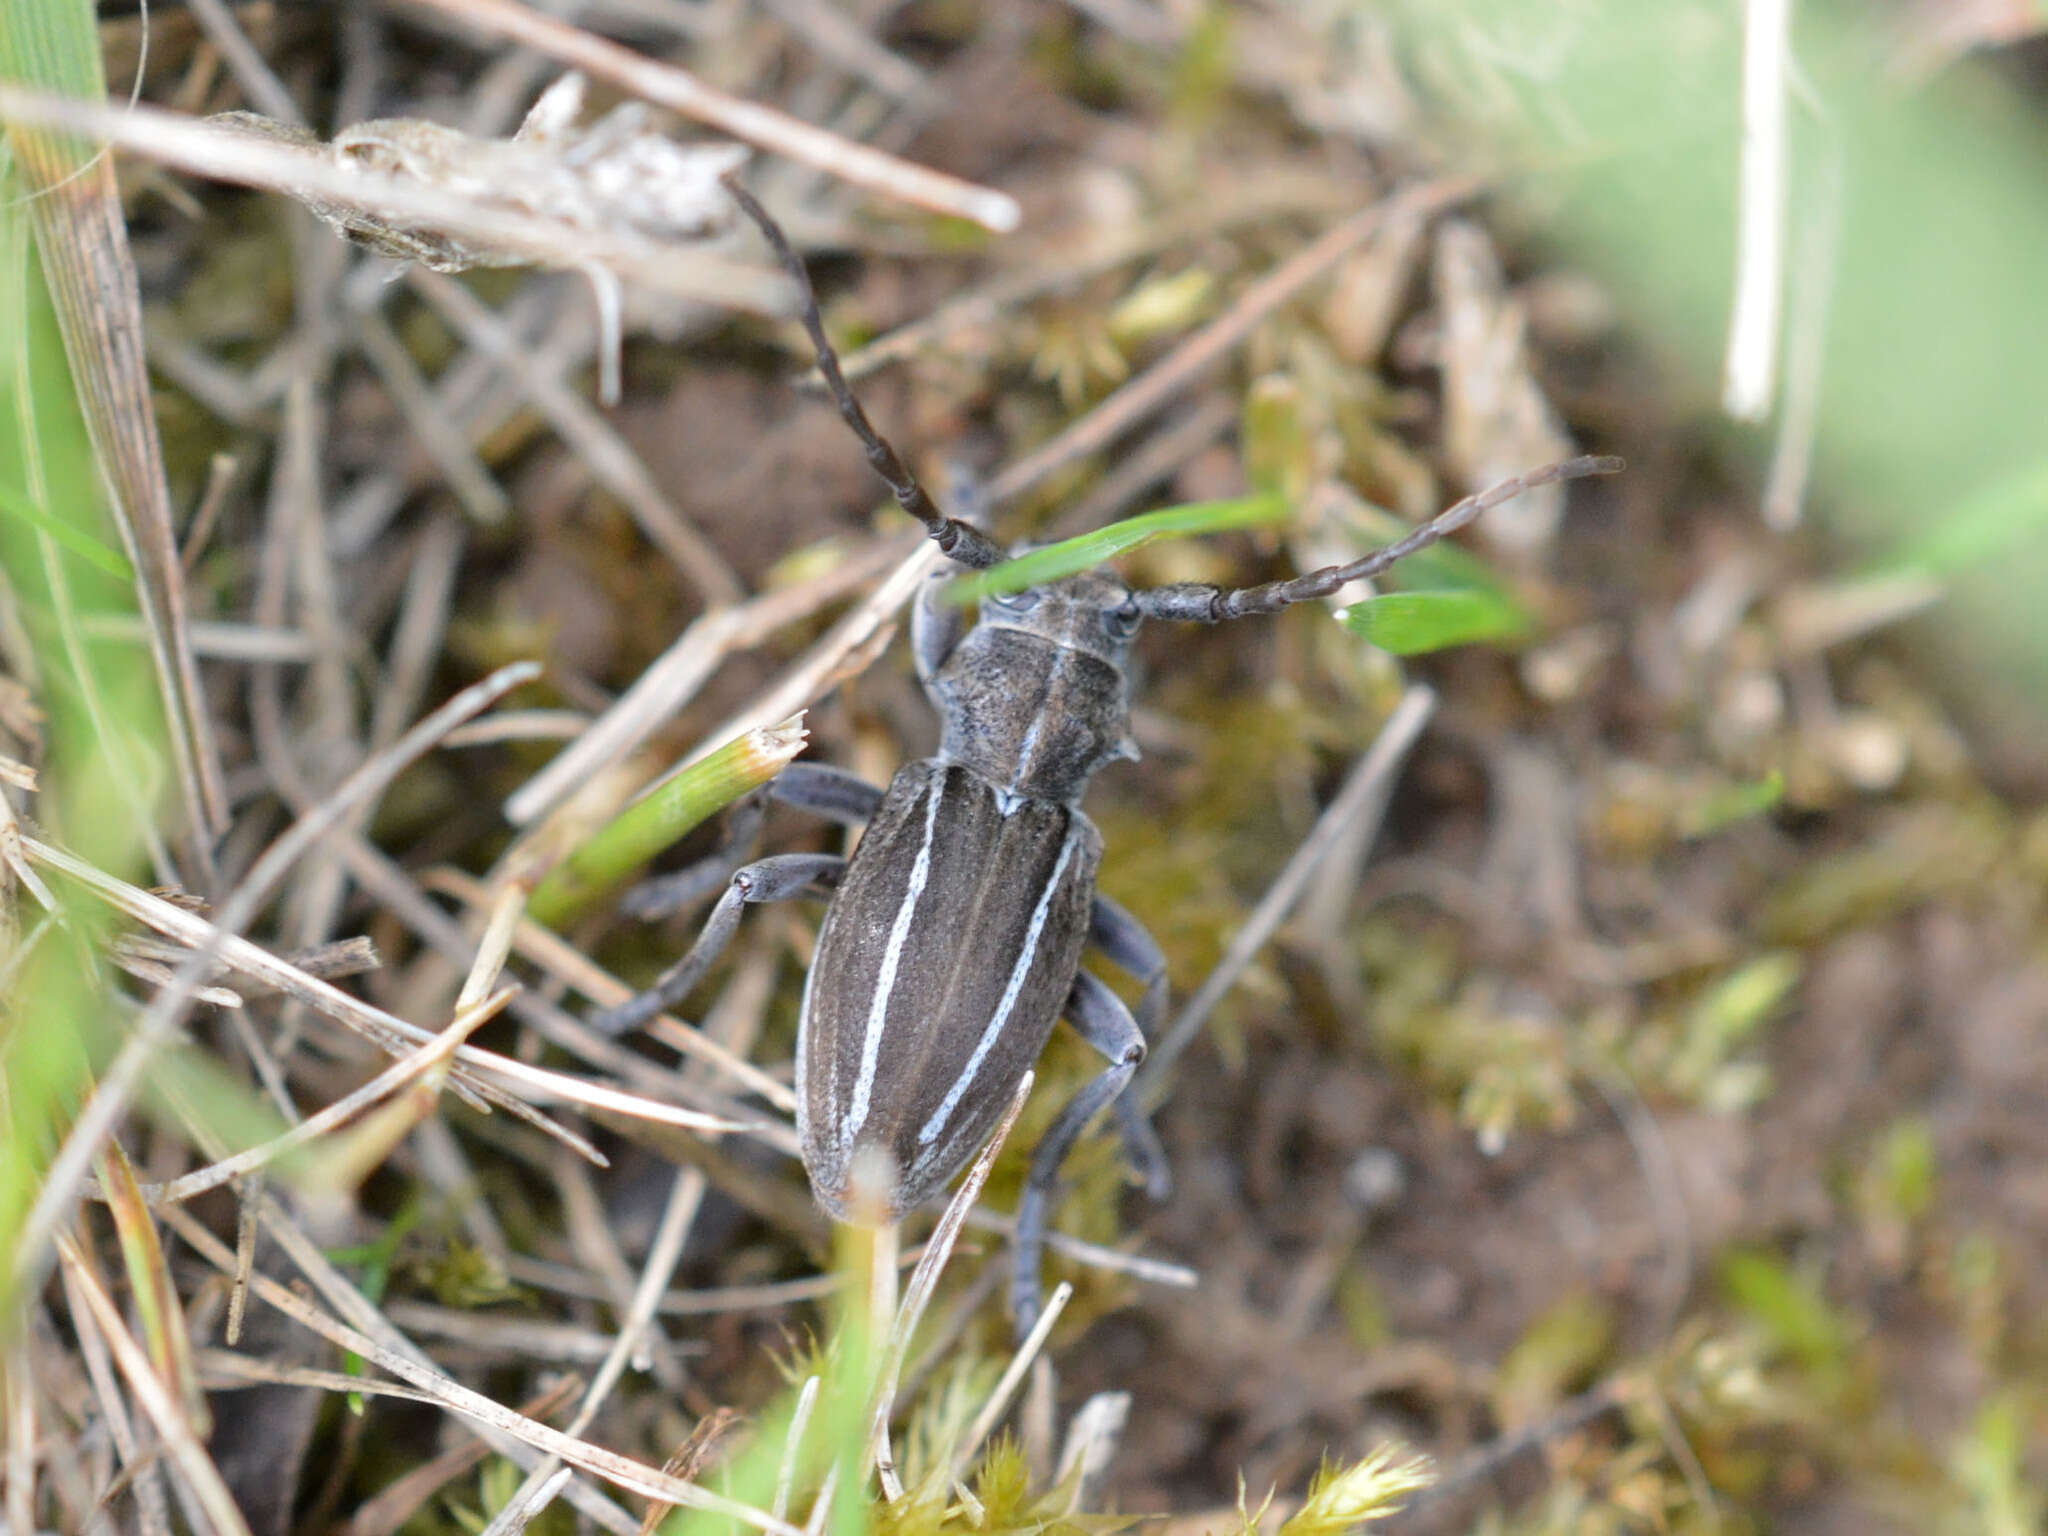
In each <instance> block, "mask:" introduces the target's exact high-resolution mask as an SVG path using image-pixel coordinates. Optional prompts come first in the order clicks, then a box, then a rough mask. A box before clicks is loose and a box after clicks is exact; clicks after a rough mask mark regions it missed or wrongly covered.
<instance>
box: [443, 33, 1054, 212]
mask: <svg viewBox="0 0 2048 1536" xmlns="http://www.w3.org/2000/svg"><path fill="white" fill-rule="evenodd" d="M411 3H412V4H413V5H414V6H416V7H418V8H420V9H422V10H432V11H438V12H440V13H441V14H442V15H444V16H448V17H452V18H454V19H456V20H459V21H462V22H465V23H467V24H469V25H470V26H473V27H477V28H480V29H482V30H484V31H486V32H490V33H493V34H495V35H497V36H499V37H503V38H506V39H508V40H510V41H512V42H517V43H523V44H525V45H526V46H527V47H529V48H537V49H539V50H540V51H541V52H543V53H546V54H551V55H552V56H553V57H555V58H557V59H560V60H561V61H562V62H563V63H564V64H567V65H570V66H571V67H573V68H576V69H581V70H585V71H587V72H588V73H590V74H591V75H594V76H596V77H597V78H598V79H601V80H609V81H610V82H611V83H612V84H614V85H616V86H618V87H619V88H620V89H622V90H626V91H630V92H632V93H633V94H634V95H636V96H639V97H641V98H642V99H643V100H646V101H651V102H653V103H654V104H655V105H656V106H661V107H667V108H668V109H669V110H670V111H673V112H679V113H681V114H682V115H683V116H685V117H688V118H693V119H695V120H696V121H698V122H700V123H705V124H708V125H709V126H711V127H713V128H716V129H718V130H719V131H720V132H721V133H729V134H731V135H732V136H733V137H734V138H736V139H738V140H740V141H741V142H742V143H746V144H752V145H754V146H755V147H757V148H760V149H765V150H769V151H771V152H773V153H775V154H779V155H787V156H788V157H789V158H790V159H792V160H796V161H800V162H801V163H803V164H805V165H809V166H814V167H815V168H817V169H818V170H821V171H824V172H826V173H827V174H829V175H833V176H837V177H840V178H841V179H842V180H845V181H850V182H852V183H854V184H855V185H856V186H863V187H867V188H868V189H870V190H871V191H876V192H880V193H882V194H883V195H884V196H888V197H894V198H897V199H899V200H901V201H903V202H907V203H912V204H915V205H917V206H919V207H924V208H929V209H931V210H933V211H934V212H937V213H947V214H953V215H955V216H957V217H959V218H963V219H972V220H973V221H974V222H975V223H977V224H982V225H985V226H987V227H988V228H989V229H992V230H995V231H997V232H998V233H1003V232H1006V231H1008V230H1012V229H1015V228H1016V227H1017V222H1018V220H1019V218H1020V217H1021V216H1022V215H1021V212H1020V210H1019V209H1018V207H1017V203H1016V200H1015V199H1014V198H1012V197H1010V196H1009V195H1008V194H1007V193H1002V192H995V191H991V190H990V189H989V188H987V187H977V186H975V185H973V184H972V183H971V182H965V181H961V180H960V179H959V178H958V177H954V176H948V175H945V174H944V173H943V172H939V171H933V170H928V169H926V168H925V167H924V166H920V165H913V164H911V163H910V162H909V161H907V160H901V159H898V158H897V157H896V156H894V155H890V154H884V153H883V152H882V151H880V150H877V149H871V148H869V147H868V146H867V145H865V144H858V143H855V142H853V141H852V140H849V139H844V138H841V137H840V136H839V135H837V134H834V133H828V132H827V131H825V130H824V129H822V128H814V127H812V126H811V125H810V124H809V123H806V122H803V121H801V120H799V119H797V118H793V117H790V116H788V115H787V114H785V113H782V112H778V111H776V110H774V109H773V108H771V107H764V106H760V105H758V104H757V103H754V102H750V101H743V100H740V99H739V98H737V97H733V96H728V95H726V94H725V93H724V92H723V91H718V90H714V89H713V88H712V87H710V86H707V85H705V84H704V83H703V82H702V81H700V80H699V79H697V77H696V76H694V75H692V74H690V73H688V72H687V71H685V70H681V69H678V68H676V67H675V66H674V65H671V64H663V63H659V62H657V61H656V60H654V59H650V58H646V57H644V56H643V55H641V54H637V53H634V52H633V51H632V50H630V49H627V48H622V47H620V46H619V45H618V44H616V43H613V42H610V41H608V40H607V39H605V38H601V37H598V36H596V35H595V34H593V33H590V32H586V31H583V30H582V29H581V28H578V27H574V26H571V25H570V24H569V23H567V22H565V21H558V20H556V19H555V18H554V17H552V16H548V15H545V14H543V13H542V12H539V11H535V10H530V9H528V8H527V7H525V6H521V5H515V4H513V3H512V0H411Z"/></svg>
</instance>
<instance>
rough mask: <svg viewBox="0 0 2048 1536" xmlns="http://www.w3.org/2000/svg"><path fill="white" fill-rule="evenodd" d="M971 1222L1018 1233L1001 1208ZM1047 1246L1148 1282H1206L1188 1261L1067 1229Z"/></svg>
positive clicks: (1187, 1285)
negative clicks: (1139, 1251) (1158, 1256)
mask: <svg viewBox="0 0 2048 1536" xmlns="http://www.w3.org/2000/svg"><path fill="white" fill-rule="evenodd" d="M1129 1091H1130V1090H1128V1089H1126V1090H1125V1092H1129ZM967 1225H969V1226H970V1227H973V1228H975V1229H976V1230H978V1231H982V1232H1000V1233H1001V1234H1002V1235H1003V1236H1005V1237H1014V1236H1016V1233H1017V1223H1016V1219H1015V1218H1014V1217H1010V1216H1005V1215H1003V1214H1002V1213H1001V1212H1000V1211H980V1210H977V1211H970V1212H969V1213H968V1216H967ZM1045 1246H1046V1247H1048V1248H1050V1249H1052V1251H1053V1252H1055V1253H1059V1254H1064V1255H1065V1256H1066V1257H1067V1258H1070V1259H1072V1260H1073V1261H1074V1262H1075V1263H1076V1264H1082V1265H1086V1266H1087V1267H1088V1268H1090V1269H1099V1270H1102V1271H1104V1272H1105V1273H1108V1274H1112V1275H1129V1276H1130V1277H1131V1278H1132V1279H1134V1280H1142V1281H1144V1282H1145V1283H1146V1284H1148V1285H1170V1286H1172V1287H1173V1288H1174V1289H1175V1290H1180V1291H1191V1290H1193V1289H1194V1288H1195V1287H1196V1286H1198V1285H1200V1284H1201V1282H1202V1277H1201V1276H1200V1275H1199V1274H1197V1273H1196V1272H1195V1271H1194V1270H1192V1269H1189V1268H1188V1267H1187V1266H1186V1265H1185V1264H1174V1263H1171V1262H1169V1261H1167V1260H1165V1259H1151V1258H1146V1257H1145V1256H1144V1255H1143V1254H1137V1253H1124V1252H1122V1251H1120V1250H1118V1249H1115V1248H1105V1247H1103V1246H1102V1245H1101V1244H1100V1243H1090V1242H1086V1241H1084V1240H1083V1239H1081V1238H1078V1237H1073V1236H1070V1235H1069V1234H1067V1233H1065V1232H1047V1233H1046V1234H1045Z"/></svg>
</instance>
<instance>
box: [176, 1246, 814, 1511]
mask: <svg viewBox="0 0 2048 1536" xmlns="http://www.w3.org/2000/svg"><path fill="white" fill-rule="evenodd" d="M166 1214H167V1217H168V1219H169V1221H170V1222H171V1224H172V1225H173V1226H174V1227H175V1228H176V1229H177V1231H178V1234H179V1236H181V1237H183V1238H184V1239H185V1240H186V1241H187V1242H189V1243H191V1244H192V1246H193V1247H194V1248H195V1249H197V1250H198V1252H199V1253H200V1254H201V1256H202V1257H204V1258H205V1259H206V1260H207V1262H208V1263H210V1264H213V1265H214V1266H215V1267H216V1268H222V1269H225V1268H228V1267H230V1266H231V1265H232V1264H233V1255H232V1254H231V1253H229V1252H228V1251H227V1250H226V1249H225V1248H223V1247H222V1246H221V1244H220V1243H219V1241H218V1240H216V1239H215V1238H214V1236H213V1234H212V1233H210V1232H208V1231H207V1230H206V1229H205V1228H204V1227H201V1226H200V1225H199V1224H198V1223H197V1222H194V1221H192V1220H190V1219H188V1218H186V1217H185V1216H184V1214H183V1213H182V1212H181V1211H178V1210H175V1209H174V1210H171V1211H169V1212H167V1213H166ZM252 1279H253V1283H254V1285H255V1289H256V1294H257V1295H259V1296H261V1297H262V1298H263V1299H264V1300H265V1301H267V1302H269V1303H270V1304H271V1305H272V1306H273V1307H276V1308H277V1309H278V1310H279V1311H281V1312H283V1313H284V1314H285V1315H286V1316H287V1317H290V1318H291V1319H292V1320H293V1321H294V1322H296V1323H298V1324H299V1325H300V1326H302V1327H304V1328H307V1329H310V1330H311V1331H312V1332H314V1333H317V1334H319V1335H320V1336H321V1337H322V1338H324V1339H326V1340H328V1342H330V1343H332V1344H336V1345H338V1346H340V1347H341V1348H343V1349H347V1350H352V1351H354V1352H355V1353H356V1354H358V1355H361V1356H362V1357H363V1359H364V1360H365V1361H367V1362H368V1363H370V1364H372V1365H374V1366H376V1367H377V1368H378V1369H379V1370H382V1371H385V1372H388V1373H389V1374H391V1375H393V1376H396V1377H398V1378H399V1379H400V1380H401V1381H406V1382H410V1383H411V1384H412V1385H413V1386H416V1387H418V1388H420V1389H421V1390H423V1391H425V1392H428V1393H430V1394H431V1395H432V1396H433V1397H434V1398H435V1400H436V1402H437V1403H439V1405H440V1406H441V1407H442V1408H443V1409H445V1410H447V1411H448V1412H451V1413H457V1414H460V1415H462V1416H463V1417H464V1418H467V1419H472V1420H474V1421H475V1422H477V1423H479V1424H483V1425H488V1426H489V1427H491V1428H493V1429H496V1430H498V1431H501V1432H502V1433H505V1434H508V1435H511V1436H513V1437H514V1438H516V1439H518V1440H519V1441H521V1442H522V1443H523V1444H525V1445H527V1446H529V1447H532V1448H533V1449H536V1450H539V1451H542V1452H544V1453H546V1454H548V1455H553V1456H559V1457H560V1458H561V1459H562V1460H563V1461H565V1462H567V1463H568V1464H569V1465H571V1466H573V1467H579V1468H581V1469H582V1470H584V1471H586V1472H590V1473H593V1474H595V1475H596V1476H598V1477H601V1478H603V1479H605V1480H606V1481H607V1482H610V1483H613V1484H614V1485H616V1486H618V1487H620V1488H624V1489H625V1490H627V1491H628V1492H630V1493H637V1494H641V1495H642V1496H644V1497H647V1498H653V1499H665V1500H667V1501H668V1502H669V1503H671V1504H682V1505H687V1506H688V1507H690V1508H692V1509H702V1510H706V1511H708V1512H710V1513H712V1514H718V1515H723V1516H725V1517H726V1518H728V1519H732V1520H738V1521H740V1522H741V1523H743V1524H745V1525H748V1526H752V1527H753V1528H755V1529H757V1530H762V1531H768V1532H771V1533H772V1536H797V1532H796V1528H795V1527H794V1526H792V1525H790V1524H789V1522H788V1521H786V1520H777V1519H775V1518H774V1517H773V1516H771V1515H769V1514H768V1513H767V1511H765V1510H759V1509H754V1508H752V1507H751V1506H749V1505H746V1504H741V1503H739V1502H738V1501H736V1500H733V1499H728V1498H725V1497H723V1496H722V1495H720V1494H715V1493H712V1492H710V1491H709V1490H707V1489H704V1488H699V1487H697V1486H696V1485H695V1484H692V1483H685V1482H682V1481H680V1480H678V1479H676V1478H672V1477H668V1476H666V1475H664V1474H663V1473H661V1472H658V1471H656V1470H655V1469H654V1468H653V1467H650V1466H647V1465H645V1464H644V1463H641V1462H637V1461H634V1460H632V1459H631V1458H630V1457H626V1456H621V1455H619V1454H618V1453H617V1452H615V1451H609V1450H606V1449H604V1448H603V1447H602V1446H596V1445H591V1444H588V1443H587V1442H585V1441H581V1440H577V1439H574V1438H572V1437H571V1436H569V1435H565V1434H563V1433H562V1432H561V1431H560V1430H558V1429H555V1428H553V1427H551V1426H549V1425H546V1424H542V1423H539V1422H537V1421H536V1420H533V1419H529V1418H527V1417H526V1416H525V1415H523V1414H520V1413H516V1412H514V1411H513V1410H512V1409H510V1408H506V1407H504V1406H502V1405H500V1404H498V1403H495V1402H493V1401H492V1400H491V1399H490V1398H488V1397H485V1396H484V1395H483V1394H482V1393H481V1392H475V1391H472V1390H471V1389H469V1388H468V1387H465V1386H463V1385H462V1384H461V1383H460V1382H456V1381H452V1380H450V1379H449V1378H448V1377H446V1376H444V1375H442V1374H441V1373H440V1372H439V1371H436V1370H434V1369H432V1368H431V1367H428V1366H423V1365H421V1364H419V1363H418V1362H417V1361H415V1360H414V1359H411V1358H409V1357H408V1356H406V1355H403V1354H400V1353H399V1352H398V1351H397V1350H394V1349H388V1348H386V1347H385V1346H384V1345H383V1344H380V1343H379V1342H378V1341H377V1340H375V1339H373V1338H371V1337H369V1336H368V1335H367V1334H364V1333H359V1332H357V1331H356V1330H355V1329H353V1328H351V1327H349V1326H347V1325H346V1324H344V1323H339V1322H336V1321H334V1320H333V1319H332V1318H330V1317H328V1316H327V1315H326V1314H324V1313H322V1312H319V1311H317V1310H315V1309H314V1308H312V1307H311V1306H308V1305H307V1304H306V1303H305V1302H303V1301H301V1300H300V1298H299V1297H297V1296H296V1295H294V1294H293V1293H292V1292H291V1291H290V1290H288V1289H287V1288H285V1287H284V1286H282V1285H279V1284H278V1283H277V1282H276V1281H274V1280H272V1279H270V1277H269V1276H267V1275H264V1274H262V1273H260V1272H259V1273H258V1274H256V1275H255V1276H253V1277H252ZM635 1532H637V1524H636V1525H635V1526H634V1527H631V1528H629V1532H628V1533H627V1536H633V1533H635Z"/></svg>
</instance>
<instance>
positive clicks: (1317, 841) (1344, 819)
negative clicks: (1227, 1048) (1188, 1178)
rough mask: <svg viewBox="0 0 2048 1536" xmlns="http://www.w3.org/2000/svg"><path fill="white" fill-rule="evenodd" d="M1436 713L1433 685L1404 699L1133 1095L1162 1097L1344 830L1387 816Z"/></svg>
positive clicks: (1155, 1051) (1158, 1048) (1159, 1047)
mask: <svg viewBox="0 0 2048 1536" xmlns="http://www.w3.org/2000/svg"><path fill="white" fill-rule="evenodd" d="M1435 709H1436V691H1435V690H1434V689H1432V688H1430V687H1428V686H1427V685H1425V684H1422V683H1417V684H1414V685H1412V686H1411V687H1410V688H1409V689H1408V691H1407V692H1406V693H1404V694H1403V695H1402V696H1401V702H1400V703H1399V704H1397V705H1395V706H1394V712H1393V713H1392V714H1390V715H1389V716H1388V717H1387V723H1386V724H1385V725H1383V726H1381V727H1380V733H1379V735H1378V736H1377V737H1376V738H1375V739H1374V741H1373V744H1372V748H1371V750H1369V751H1368V752H1367V753H1366V754H1365V755H1364V756H1363V757H1361V758H1360V759H1359V760H1358V764H1357V766H1356V767H1354V768H1353V769H1352V770H1351V772H1350V774H1349V775H1348V776H1347V777H1346V778H1345V780H1344V787H1343V788H1342V789H1340V790H1339V791H1338V792H1337V798H1336V799H1334V800H1332V801H1331V802H1330V804H1329V806H1328V808H1327V809H1326V810H1324V812H1323V814H1322V816H1321V817H1320V818H1318V820H1317V822H1316V825H1315V828H1314V830H1313V831H1311V832H1310V833H1309V835H1308V836H1307V837H1306V838H1304V839H1302V843H1301V846H1300V847H1299V848H1297V849H1295V851H1294V854H1293V857H1291V858H1290V859H1288V861H1287V863H1286V865H1285V866H1284V867H1283V868H1282V869H1281V871H1280V873H1279V874H1278V875H1276V876H1275V877H1274V879H1273V883H1272V884H1271V885H1270V886H1268V887H1267V888H1266V894H1265V895H1264V896H1262V897H1261V898H1260V899H1259V904H1258V906H1256V907H1255V908H1253V909H1252V914H1251V916H1250V917H1248V918H1247V919H1246V920H1245V922H1244V925H1243V926H1242V927H1241V928H1239V930H1238V931H1237V934H1236V935H1235V936H1234V937H1233V938H1232V939H1231V941H1230V947H1229V948H1228V949H1227V950H1225V951H1224V954H1223V958H1222V959H1221V960H1220V961H1218V962H1217V964H1216V969H1215V970H1213V971H1211V972H1210V973H1209V975H1208V976H1207V978H1205V979H1204V980H1203V982H1202V985H1201V986H1200V987H1198V988H1197V989H1196V990H1195V994H1194V996H1192V997H1190V998H1189V999H1188V1000H1187V1002H1186V1003H1185V1004H1184V1005H1183V1006H1182V1007H1181V1010H1180V1012H1179V1013H1177V1014H1175V1015H1174V1019H1173V1023H1172V1024H1171V1025H1169V1026H1168V1027H1167V1029H1166V1032H1165V1033H1164V1034H1163V1035H1161V1036H1160V1038H1159V1042H1158V1043H1157V1044H1156V1045H1155V1046H1153V1048H1152V1051H1151V1054H1150V1055H1149V1056H1148V1057H1147V1058H1146V1061H1145V1065H1144V1066H1143V1067H1142V1068H1140V1069H1139V1073H1138V1080H1137V1082H1135V1083H1133V1084H1132V1086H1131V1092H1133V1093H1138V1094H1142V1095H1143V1096H1144V1099H1145V1101H1146V1102H1147V1103H1151V1102H1153V1101H1154V1100H1155V1098H1156V1097H1158V1096H1161V1095H1162V1093H1163V1089H1164V1086H1165V1083H1166V1080H1167V1077H1168V1075H1169V1073H1170V1072H1171V1069H1172V1067H1173V1063H1174V1062H1175V1061H1176V1060H1178V1059H1179V1057H1180V1054H1181V1052H1182V1051H1184V1050H1186V1049H1187V1048H1188V1046H1189V1044H1190V1043H1192V1042H1193V1040H1194V1038H1195V1036H1196V1034H1197V1033H1198V1032H1199V1031H1200V1030H1201V1027H1202V1025H1203V1024H1204V1023H1205V1022H1206V1021H1207V1019H1208V1017H1209V1015H1210V1013H1212V1012H1213V1011H1214V1010H1215V1007H1216V1005H1217V1004H1218V1003H1220V1002H1221V1001H1222V1000H1223V997H1224V994H1226V993H1227V992H1229V990H1230V989H1231V988H1232V987H1234V986H1236V985H1237V981H1238V978H1239V977H1240V976H1242V975H1243V974H1244V972H1245V968H1246V967H1247V966H1249V965H1250V964H1251V963H1252V961H1253V959H1254V958H1256V956H1257V955H1258V953H1259V951H1260V950H1262V949H1264V948H1265V947H1266V943H1267V941H1268V940H1269V939H1271V938H1272V936H1273V934H1274V933H1275V932H1276V931H1277V930H1278V928H1279V927H1280V925H1281V924H1282V923H1283V922H1285V921H1286V920H1287V914H1288V913H1289V912H1291V911H1293V910H1294V904H1295V903H1296V902H1297V901H1298V900H1300V899H1301V896H1302V893H1303V892H1304V891H1306V890H1307V889H1308V886H1309V882H1310V881H1311V880H1312V879H1313V878H1314V877H1315V873H1316V871H1317V870H1318V869H1319V868H1320V867H1321V866H1322V862H1323V859H1324V858H1325V857H1326V856H1327V855H1328V854H1329V852H1330V850H1331V848H1332V847H1333V846H1335V845H1336V844H1337V842H1338V841H1339V834H1340V833H1341V832H1342V830H1343V829H1344V828H1345V827H1348V826H1349V825H1351V823H1352V822H1353V821H1355V820H1357V819H1358V818H1360V817H1377V816H1378V815H1380V814H1382V813H1383V812H1384V810H1385V807H1386V799H1387V796H1388V795H1389V794H1390V793H1391V792H1392V789H1393V781H1394V776H1395V774H1396V773H1398V772H1399V771H1400V767H1401V763H1402V761H1403V760H1404V759H1405V758H1406V757H1407V756H1408V752H1409V749H1410V748H1412V747H1413V746H1414V745H1415V742H1416V738H1417V737H1419V736H1420V735H1421V734H1422V728H1423V726H1424V725H1426V724H1427V723H1428V722H1429V717H1430V715H1431V714H1432V713H1434V711H1435Z"/></svg>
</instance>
